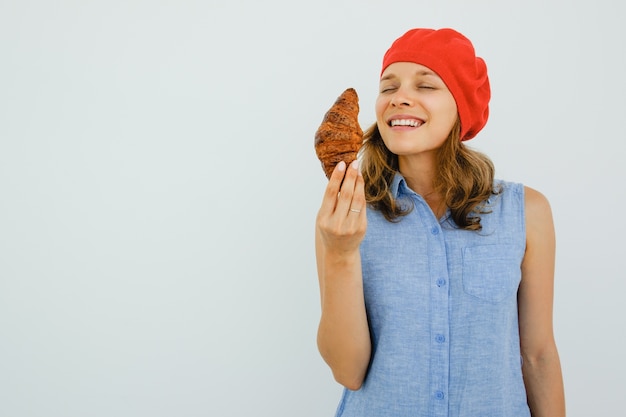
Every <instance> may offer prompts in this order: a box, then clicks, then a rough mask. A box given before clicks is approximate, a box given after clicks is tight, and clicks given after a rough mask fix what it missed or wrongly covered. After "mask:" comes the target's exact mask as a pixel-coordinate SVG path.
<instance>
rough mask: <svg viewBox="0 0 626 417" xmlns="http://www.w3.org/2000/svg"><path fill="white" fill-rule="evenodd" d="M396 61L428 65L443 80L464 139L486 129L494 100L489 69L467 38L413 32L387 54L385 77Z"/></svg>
mask: <svg viewBox="0 0 626 417" xmlns="http://www.w3.org/2000/svg"><path fill="white" fill-rule="evenodd" d="M394 62H414V63H416V64H420V65H424V66H425V67H428V68H430V69H431V70H433V71H434V72H435V73H437V75H439V77H441V79H442V80H443V82H444V83H445V84H446V86H447V87H448V89H449V90H450V92H451V93H452V96H453V97H454V100H455V101H456V106H457V109H458V112H459V118H460V119H461V140H468V139H472V138H473V137H474V136H476V134H477V133H478V132H479V131H480V130H481V129H482V128H483V127H484V126H485V124H486V123H487V118H488V117H489V98H490V97H491V90H490V88H489V78H488V77H487V66H486V65H485V61H483V60H482V58H479V57H477V56H476V54H475V52H474V47H473V46H472V43H471V42H470V40H469V39H467V38H466V37H465V36H463V35H461V34H460V33H459V32H457V31H455V30H452V29H439V30H434V29H411V30H409V31H408V32H406V33H405V34H404V35H402V36H401V37H400V38H398V39H396V40H395V42H394V43H393V44H392V45H391V48H389V50H388V51H387V52H386V53H385V56H384V58H383V68H382V70H381V74H382V72H383V71H384V70H385V68H387V67H388V66H389V65H390V64H393V63H394Z"/></svg>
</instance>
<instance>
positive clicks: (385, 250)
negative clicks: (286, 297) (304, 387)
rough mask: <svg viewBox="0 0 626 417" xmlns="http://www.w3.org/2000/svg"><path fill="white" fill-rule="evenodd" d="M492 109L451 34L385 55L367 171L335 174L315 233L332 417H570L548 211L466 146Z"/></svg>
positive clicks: (479, 69)
mask: <svg viewBox="0 0 626 417" xmlns="http://www.w3.org/2000/svg"><path fill="white" fill-rule="evenodd" d="M489 98H490V87H489V80H488V77H487V69H486V66H485V63H484V62H483V60H482V59H481V58H479V57H476V55H475V52H474V47H473V45H472V44H471V42H470V41H469V40H468V39H467V38H466V37H464V36H463V35H462V34H460V33H458V32H456V31H454V30H452V29H440V30H432V29H413V30H410V31H408V32H407V33H405V34H404V35H403V36H401V37H400V38H398V39H397V40H396V41H395V42H394V43H393V44H392V46H391V47H390V49H389V50H388V51H387V52H386V54H385V56H384V58H383V67H382V72H381V78H380V93H379V96H378V99H377V101H376V123H375V125H373V126H372V127H371V128H370V129H369V130H368V131H367V132H366V133H365V142H364V145H363V148H362V154H361V158H360V160H361V164H360V166H359V163H358V162H357V161H346V162H345V163H344V162H342V163H339V164H338V165H337V167H336V168H335V170H334V172H333V174H332V176H331V178H330V181H329V183H328V186H327V189H326V192H325V194H324V197H323V201H322V205H321V208H320V210H319V213H318V216H317V221H316V257H317V266H318V275H319V284H320V293H321V304H322V314H321V319H320V324H319V330H318V347H319V350H320V353H321V355H322V357H323V358H324V360H325V361H326V362H327V363H328V365H329V366H330V368H331V370H332V372H333V375H334V377H335V379H336V380H337V381H338V382H339V383H341V384H342V385H344V386H345V388H346V389H345V390H344V395H343V397H342V399H341V402H340V404H339V407H338V410H337V416H343V417H352V416H358V417H367V416H376V417H382V416H397V417H401V416H455V417H457V416H458V417H460V416H463V417H496V416H497V417H524V416H531V415H532V416H533V417H539V416H549V417H562V416H564V415H565V401H564V393H563V382H562V376H561V368H560V362H559V356H558V352H557V347H556V344H555V341H554V336H553V329H552V305H553V282H554V258H555V237H554V227H553V222H552V215H551V210H550V206H549V203H548V201H547V200H546V198H545V197H544V196H543V195H542V194H541V193H539V192H538V191H535V190H533V189H531V188H528V187H524V186H523V185H521V184H518V183H512V182H507V181H502V180H495V179H494V168H493V165H492V164H491V162H490V160H489V159H488V158H487V157H486V156H484V155H482V154H480V153H478V152H476V151H474V150H471V149H469V148H468V147H466V146H465V145H464V141H466V140H468V139H471V138H473V137H474V136H475V135H476V134H477V133H478V132H479V131H480V130H481V129H482V128H483V127H484V125H485V123H486V122H487V117H488V114H489V107H488V103H489Z"/></svg>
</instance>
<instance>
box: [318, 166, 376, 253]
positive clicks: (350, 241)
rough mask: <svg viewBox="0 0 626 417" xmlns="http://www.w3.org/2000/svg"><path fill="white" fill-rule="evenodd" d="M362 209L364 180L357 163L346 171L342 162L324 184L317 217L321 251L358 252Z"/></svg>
mask: <svg viewBox="0 0 626 417" xmlns="http://www.w3.org/2000/svg"><path fill="white" fill-rule="evenodd" d="M365 210H366V203H365V190H364V181H363V176H362V175H361V172H360V171H359V164H358V161H356V160H355V161H353V162H352V163H351V164H350V166H348V167H347V169H346V163H345V162H343V161H342V162H340V163H339V164H337V166H336V167H335V170H334V171H333V174H332V175H331V177H330V180H329V181H328V185H327V187H326V192H325V193H324V198H323V200H322V206H321V207H320V210H319V212H318V215H317V228H318V233H319V236H320V238H321V243H322V245H323V246H324V248H325V249H326V250H328V251H331V252H335V253H337V254H340V253H345V252H352V251H355V250H358V248H359V245H360V243H361V241H362V240H363V237H364V236H365V230H366V228H367V216H366V213H365Z"/></svg>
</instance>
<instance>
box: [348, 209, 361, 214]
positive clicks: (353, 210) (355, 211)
mask: <svg viewBox="0 0 626 417" xmlns="http://www.w3.org/2000/svg"><path fill="white" fill-rule="evenodd" d="M350 211H352V212H354V213H360V212H361V210H357V209H353V208H351V209H350Z"/></svg>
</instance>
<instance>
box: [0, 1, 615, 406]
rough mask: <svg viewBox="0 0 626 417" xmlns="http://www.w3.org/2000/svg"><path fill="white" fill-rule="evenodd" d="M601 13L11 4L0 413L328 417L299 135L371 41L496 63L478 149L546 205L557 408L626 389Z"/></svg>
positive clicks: (426, 5) (444, 6) (357, 76)
mask: <svg viewBox="0 0 626 417" xmlns="http://www.w3.org/2000/svg"><path fill="white" fill-rule="evenodd" d="M612 3H613V2H610V1H608V0H598V1H593V2H588V1H585V2H581V1H574V2H562V3H561V2H546V1H537V0H532V1H523V2H522V1H519V2H502V1H496V0H491V1H489V0H482V1H473V2H466V1H460V0H459V1H438V2H433V1H428V2H426V1H415V0H414V1H390V2H381V1H371V0H370V1H356V0H355V1H339V0H333V1H330V0H316V1H309V2H290V1H286V0H285V1H279V0H270V1H265V2H257V1H252V0H249V1H237V0H234V1H229V2H225V1H224V2H215V1H174V0H171V1H163V0H161V1H147V0H146V1H139V0H125V1H119V0H109V1H89V2H86V1H83V2H81V1H69V0H62V1H56V2H50V1H43V0H26V1H18V0H12V1H11V0H2V1H0V416H1V417H5V416H6V417H31V416H46V417H57V416H58V417H61V416H64V417H65V416H81V417H96V416H97V417H100V416H102V417H109V416H116V417H125V416H150V417H159V416H177V417H178V416H185V417H187V416H189V417H191V416H288V415H289V416H299V417H308V416H311V417H314V416H315V417H318V416H330V415H332V414H333V413H334V410H335V407H336V405H337V402H338V400H339V396H340V393H341V388H340V387H339V386H338V385H337V384H336V383H335V382H334V380H333V379H332V376H331V374H330V371H329V369H328V368H327V367H326V365H325V364H324V362H323V361H322V360H321V358H320V356H319V354H318V352H317V348H316V344H315V334H316V327H317V321H318V318H319V293H318V287H317V276H316V272H315V261H314V250H313V227H314V220H315V215H316V212H317V208H318V206H319V203H320V201H321V196H322V192H323V190H324V187H325V184H326V178H325V177H324V175H323V173H322V170H321V167H320V165H319V162H318V160H317V158H316V156H315V153H314V150H313V134H314V132H315V130H316V129H317V126H318V125H319V123H320V122H321V119H322V116H323V114H324V113H325V111H326V110H327V109H328V108H329V107H330V105H331V104H332V102H333V101H334V100H335V98H336V97H337V96H338V95H339V94H340V93H341V92H342V91H343V90H344V89H345V88H347V87H354V88H356V89H357V91H358V92H359V96H360V98H361V114H360V117H361V122H362V124H363V126H369V125H370V124H371V123H372V122H373V121H374V110H373V107H374V100H375V97H376V94H377V87H378V75H379V71H380V62H381V59H382V55H383V53H384V52H385V50H386V49H387V48H388V46H389V45H390V44H391V42H392V41H393V40H394V39H395V38H397V37H398V36H400V35H401V34H402V33H404V32H405V31H406V30H408V29H410V28H412V27H417V26H422V27H435V28H439V27H453V28H456V29H458V30H460V31H461V32H463V33H464V34H466V35H467V36H468V37H469V38H470V39H472V41H473V42H474V45H475V47H476V50H477V53H478V54H479V55H480V56H482V57H483V58H485V60H486V62H487V65H488V68H489V72H490V79H491V85H492V91H493V98H492V101H491V116H490V120H489V123H488V124H487V127H486V128H485V129H484V130H483V131H482V132H481V133H480V134H479V136H478V137H477V138H476V139H474V140H472V141H471V142H469V143H468V144H469V145H471V146H473V147H475V148H477V149H479V150H482V151H484V152H486V153H487V154H488V155H490V156H491V157H492V159H493V161H494V163H495V164H496V170H497V175H498V177H500V178H504V179H507V180H512V181H518V182H523V183H525V184H527V185H529V186H531V187H533V188H536V189H538V190H539V191H541V192H543V193H544V194H545V195H546V196H547V197H548V199H549V200H550V202H551V204H552V208H553V214H554V218H555V225H556V229H557V239H558V250H557V270H556V296H555V305H554V322H555V331H556V337H557V343H558V346H559V349H560V353H561V359H562V365H563V372H564V378H565V384H566V395H567V406H568V411H569V416H570V417H583V416H585V417H586V416H591V415H594V416H615V415H618V414H619V413H620V412H621V410H623V406H622V404H621V403H622V397H623V388H624V387H625V386H626V361H625V360H624V357H623V352H624V351H626V342H625V336H624V328H625V327H626V314H625V313H626V310H625V307H624V306H625V303H624V301H623V299H624V296H623V294H624V292H625V290H626V285H625V283H624V271H625V270H626V256H624V236H625V232H626V230H625V226H624V222H623V221H622V211H623V209H624V207H625V203H626V201H625V192H624V185H623V183H622V181H623V180H624V178H625V173H626V171H625V165H626V164H625V163H624V158H623V147H624V139H625V134H624V129H623V124H624V123H623V120H624V114H626V104H625V102H626V101H625V100H624V95H625V93H626V82H625V78H624V74H626V64H625V54H626V52H625V51H626V48H624V41H625V40H626V30H625V29H624V27H625V26H624V24H623V19H622V17H621V15H620V13H617V11H616V10H615V8H614V7H613V6H612Z"/></svg>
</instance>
